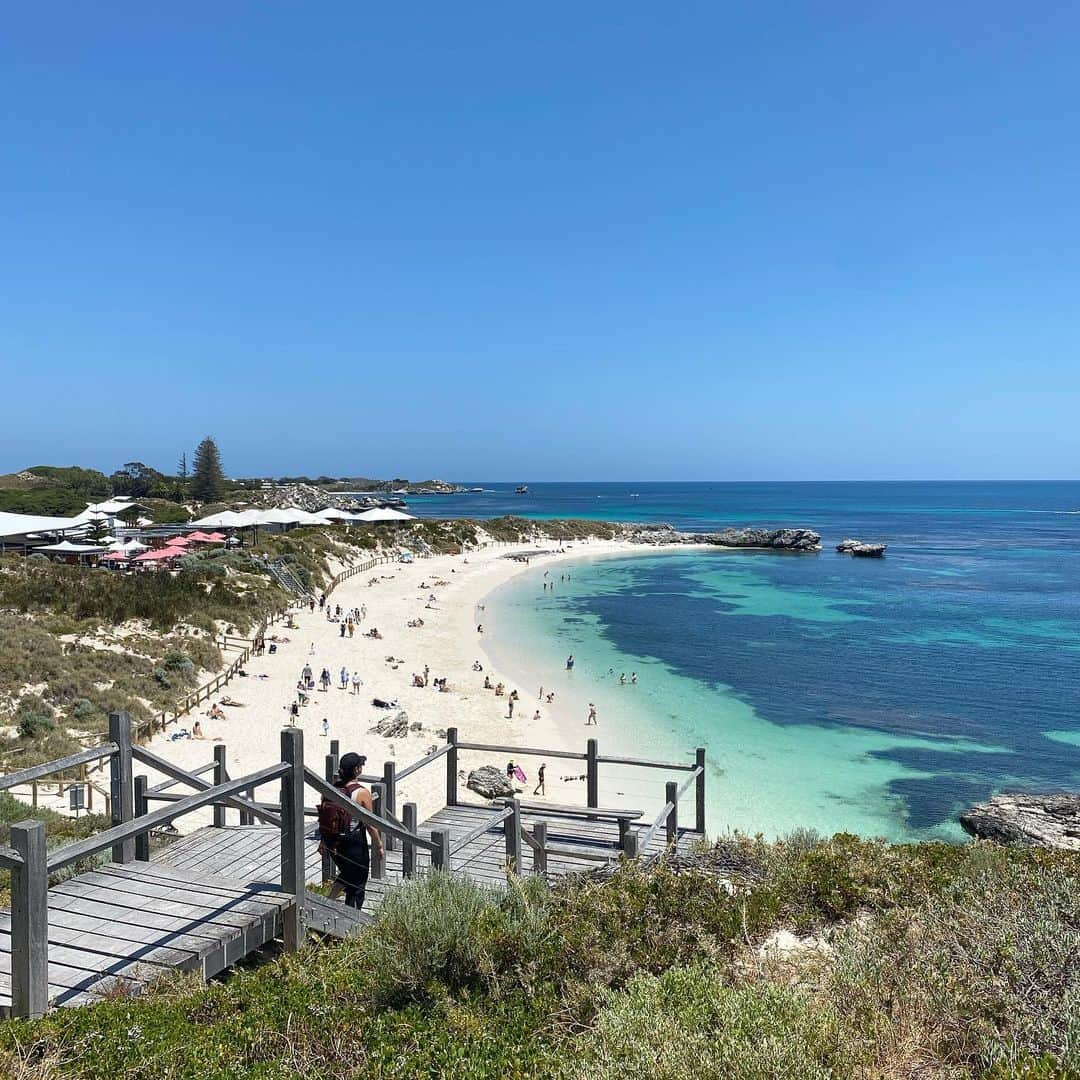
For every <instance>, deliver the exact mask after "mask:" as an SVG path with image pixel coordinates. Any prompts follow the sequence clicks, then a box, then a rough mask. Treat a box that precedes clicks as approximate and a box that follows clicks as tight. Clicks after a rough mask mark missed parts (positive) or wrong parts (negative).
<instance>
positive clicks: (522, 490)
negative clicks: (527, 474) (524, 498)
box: [514, 484, 529, 495]
mask: <svg viewBox="0 0 1080 1080" xmlns="http://www.w3.org/2000/svg"><path fill="white" fill-rule="evenodd" d="M514 494H515V495H528V494H529V485H528V484H518V486H517V487H516V488H514Z"/></svg>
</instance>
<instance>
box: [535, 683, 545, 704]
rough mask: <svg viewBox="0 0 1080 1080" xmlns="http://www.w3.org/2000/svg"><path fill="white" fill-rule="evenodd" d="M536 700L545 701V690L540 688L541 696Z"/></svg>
mask: <svg viewBox="0 0 1080 1080" xmlns="http://www.w3.org/2000/svg"><path fill="white" fill-rule="evenodd" d="M536 700H537V701H543V700H544V688H543V687H542V686H541V687H540V696H539V697H538V698H537V699H536Z"/></svg>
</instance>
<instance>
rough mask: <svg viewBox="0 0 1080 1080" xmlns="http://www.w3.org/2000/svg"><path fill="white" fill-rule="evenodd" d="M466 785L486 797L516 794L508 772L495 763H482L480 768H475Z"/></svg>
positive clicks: (495, 797) (493, 797)
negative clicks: (498, 767) (507, 774)
mask: <svg viewBox="0 0 1080 1080" xmlns="http://www.w3.org/2000/svg"><path fill="white" fill-rule="evenodd" d="M465 786H466V787H467V788H468V789H469V790H470V791H475V792H476V794H477V795H480V796H482V797H483V798H485V799H501V798H508V797H510V796H512V795H513V794H514V787H513V785H512V784H511V783H510V781H509V780H508V779H507V778H506V773H504V772H503V771H502V770H501V769H497V768H495V766H494V765H481V766H480V768H479V769H473V771H472V772H471V773H469V779H468V780H466V781H465Z"/></svg>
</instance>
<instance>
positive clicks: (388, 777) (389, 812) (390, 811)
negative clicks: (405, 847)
mask: <svg viewBox="0 0 1080 1080" xmlns="http://www.w3.org/2000/svg"><path fill="white" fill-rule="evenodd" d="M382 774H383V793H384V799H383V811H382V812H383V815H384V816H385V817H387V818H389V817H391V816H393V815H396V814H397V763H396V762H393V761H384V762H383V770H382ZM383 844H384V845H385V847H386V850H387V851H393V850H394V844H395V840H394V838H393V837H392V836H390V835H389V834H387V835H386V836H385V837H384V838H383Z"/></svg>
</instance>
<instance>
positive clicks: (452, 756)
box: [446, 727, 458, 806]
mask: <svg viewBox="0 0 1080 1080" xmlns="http://www.w3.org/2000/svg"><path fill="white" fill-rule="evenodd" d="M457 744H458V734H457V728H456V727H452V728H447V729H446V745H447V746H449V747H450V749H449V750H448V751H447V753H446V805H447V806H457V774H458V748H457Z"/></svg>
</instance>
